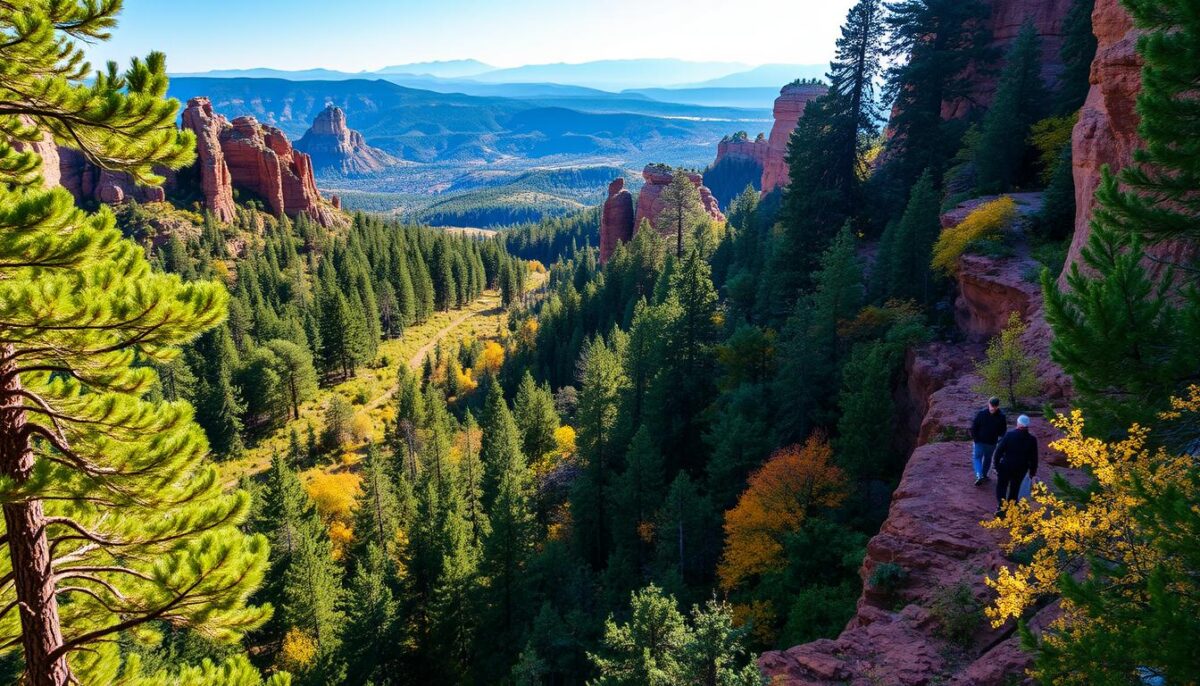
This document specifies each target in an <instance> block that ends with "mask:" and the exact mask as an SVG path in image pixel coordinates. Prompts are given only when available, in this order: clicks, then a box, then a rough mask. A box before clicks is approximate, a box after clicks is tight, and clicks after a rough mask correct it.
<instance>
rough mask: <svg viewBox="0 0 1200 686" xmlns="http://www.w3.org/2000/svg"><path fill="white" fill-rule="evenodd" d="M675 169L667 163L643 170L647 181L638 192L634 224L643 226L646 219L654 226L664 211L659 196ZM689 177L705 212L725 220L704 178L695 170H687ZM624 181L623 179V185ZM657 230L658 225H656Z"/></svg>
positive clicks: (647, 166) (650, 166)
mask: <svg viewBox="0 0 1200 686" xmlns="http://www.w3.org/2000/svg"><path fill="white" fill-rule="evenodd" d="M674 175H675V171H674V170H673V169H671V167H668V166H666V165H662V164H648V165H646V168H645V169H643V170H642V178H643V179H645V181H646V183H645V184H643V185H642V190H641V192H640V193H638V201H637V218H636V219H635V220H634V226H635V227H636V226H641V224H642V220H643V219H645V220H647V221H649V222H650V225H651V226H654V221H655V219H657V218H658V215H659V213H660V212H662V209H663V207H662V202H661V201H660V200H659V196H660V195H662V191H663V188H666V186H667V184H669V183H671V179H672V178H673V177H674ZM687 175H688V178H689V179H691V181H692V184H693V185H695V186H696V188H698V189H699V190H700V204H701V206H703V208H704V212H705V213H706V214H708V216H710V217H712V219H713V221H717V222H723V221H725V215H724V214H722V213H721V208H720V207H719V206H718V204H717V199H716V198H714V197H713V194H712V191H710V190H708V186H705V185H704V180H703V179H702V178H701V177H700V175H699V174H697V173H695V172H687ZM623 184H624V181H622V185H623ZM610 188H611V186H610ZM655 228H656V230H657V227H655Z"/></svg>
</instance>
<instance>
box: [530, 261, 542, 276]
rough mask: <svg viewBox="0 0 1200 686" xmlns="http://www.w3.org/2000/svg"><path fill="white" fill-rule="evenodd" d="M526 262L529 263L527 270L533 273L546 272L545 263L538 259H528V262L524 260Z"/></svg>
mask: <svg viewBox="0 0 1200 686" xmlns="http://www.w3.org/2000/svg"><path fill="white" fill-rule="evenodd" d="M526 264H528V265H529V271H531V272H533V273H534V274H545V273H546V265H544V264H542V263H541V262H539V261H538V260H529V262H526Z"/></svg>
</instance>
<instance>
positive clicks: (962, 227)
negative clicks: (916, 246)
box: [933, 195, 1017, 274]
mask: <svg viewBox="0 0 1200 686" xmlns="http://www.w3.org/2000/svg"><path fill="white" fill-rule="evenodd" d="M1016 218H1017V204H1016V203H1015V202H1013V199H1012V198H1010V197H1008V196H1007V195H1006V196H1004V197H1001V198H997V199H996V200H992V201H991V202H986V203H984V204H982V205H980V206H979V207H977V208H975V209H974V210H973V211H972V212H971V213H970V214H968V215H967V217H966V219H963V220H962V221H961V222H959V223H958V224H956V225H955V226H952V227H950V228H948V229H944V230H943V231H942V235H941V236H938V240H937V243H936V244H934V246H933V268H934V269H935V270H937V271H940V272H942V273H944V274H954V273H955V272H956V271H957V270H958V258H959V257H960V256H961V255H962V254H963V253H964V252H966V250H967V247H968V246H970V245H971V244H972V243H975V242H976V241H981V240H985V239H988V238H994V237H997V236H999V234H1000V233H1001V232H1003V231H1004V230H1005V229H1007V228H1008V227H1009V226H1011V225H1012V223H1013V220H1014V219H1016Z"/></svg>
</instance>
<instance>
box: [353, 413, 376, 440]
mask: <svg viewBox="0 0 1200 686" xmlns="http://www.w3.org/2000/svg"><path fill="white" fill-rule="evenodd" d="M372 428H374V425H373V423H372V422H371V417H370V415H368V414H367V413H366V412H358V413H356V414H355V415H354V419H353V420H351V421H350V436H351V438H352V439H353V440H356V441H359V442H362V441H365V440H367V439H368V438H370V437H371V429H372Z"/></svg>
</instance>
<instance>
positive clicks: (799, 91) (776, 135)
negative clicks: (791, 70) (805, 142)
mask: <svg viewBox="0 0 1200 686" xmlns="http://www.w3.org/2000/svg"><path fill="white" fill-rule="evenodd" d="M826 90H827V89H826V88H825V86H823V85H813V84H788V85H786V86H784V87H783V88H782V89H781V90H780V91H779V97H778V98H776V99H775V111H774V114H775V124H774V125H773V126H772V127H771V138H770V140H769V142H768V143H767V151H766V158H765V159H764V161H763V174H762V192H763V193H770V192H771V191H773V190H775V189H776V188H783V187H784V186H786V185H787V184H788V166H787V146H788V139H790V138H791V136H792V131H795V130H796V124H797V123H798V122H799V121H800V117H802V116H804V108H805V107H807V106H808V103H809V102H811V101H813V100H815V99H817V98H819V97H821V96H822V95H824V94H825V91H826Z"/></svg>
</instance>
